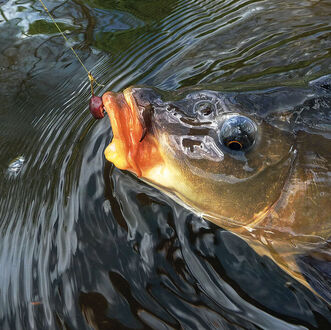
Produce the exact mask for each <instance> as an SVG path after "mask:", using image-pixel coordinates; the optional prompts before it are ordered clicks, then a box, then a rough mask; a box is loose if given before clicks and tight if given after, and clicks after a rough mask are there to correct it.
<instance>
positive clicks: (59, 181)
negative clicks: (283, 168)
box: [0, 0, 331, 329]
mask: <svg viewBox="0 0 331 330" xmlns="http://www.w3.org/2000/svg"><path fill="white" fill-rule="evenodd" d="M47 5H48V7H49V8H50V10H51V13H52V14H53V15H54V17H55V18H56V21H57V22H58V23H60V24H61V27H62V28H63V29H65V30H66V33H67V34H68V35H69V36H70V42H71V44H72V45H73V46H74V47H75V48H76V50H77V52H78V53H79V55H80V56H81V57H82V59H83V61H84V63H85V65H86V66H87V68H89V69H92V70H93V73H94V75H95V76H96V78H97V79H98V80H99V81H100V82H101V83H103V84H105V85H106V87H104V88H103V89H101V88H100V87H99V90H98V92H102V91H104V90H106V89H112V90H120V89H122V88H124V87H126V86H128V85H130V84H133V83H139V84H149V85H153V86H157V87H161V88H164V89H176V88H178V87H181V86H188V85H194V84H201V83H222V82H228V81H233V82H236V83H238V84H242V83H246V82H249V83H253V84H254V83H258V82H260V81H265V82H268V83H269V84H270V83H272V84H274V85H277V84H279V83H280V82H281V83H285V82H286V83H287V82H288V81H295V82H296V83H297V82H303V81H307V80H310V79H312V78H314V77H317V76H320V75H322V74H324V73H325V72H327V71H328V70H330V67H329V65H330V60H329V57H330V45H331V43H330V31H331V25H330V22H329V21H330V20H329V17H330V11H331V8H330V5H329V3H328V2H327V1H313V0H311V1H308V0H307V1H300V2H298V1H287V2H284V1H276V0H274V1H266V0H265V1H257V0H256V1H212V0H206V1H202V0H201V1H188V0H178V1H176V0H172V1H150V0H139V1H133V0H132V1H120V0H119V1H96V0H95V1H93V0H90V1H80V0H74V1H70V2H61V1H48V2H47ZM0 6H1V7H0V34H1V44H0V84H1V92H0V102H1V107H0V118H1V121H0V151H1V152H0V170H1V172H0V173H1V178H0V180H1V186H0V233H1V234H0V235H1V240H0V293H1V294H0V307H1V308H0V326H1V328H2V329H6V328H12V329H13V328H17V329H20V328H55V327H60V328H61V327H67V328H74V329H84V328H87V327H88V325H90V326H93V327H95V328H104V329H105V328H106V329H107V328H114V329H119V328H144V327H145V328H148V327H150V328H179V327H183V328H189V329H190V328H238V327H244V328H258V327H262V328H268V327H269V328H296V327H299V326H304V327H307V328H317V327H322V326H324V327H326V326H327V324H328V323H330V321H331V318H330V313H329V307H328V306H327V305H326V303H325V302H323V301H322V300H320V299H319V298H317V297H315V296H314V295H313V294H312V293H311V292H310V291H308V290H307V289H305V288H304V287H302V286H301V285H299V284H297V283H295V282H294V281H293V280H292V279H291V278H290V277H289V276H287V275H286V274H284V273H283V272H282V271H281V270H280V269H279V268H278V267H277V266H275V265H274V264H273V263H272V262H271V261H270V260H269V259H267V258H262V257H259V256H257V255H256V254H255V253H254V252H253V251H252V250H251V249H250V248H249V247H248V246H247V245H246V244H245V243H243V242H242V241H241V240H240V239H238V238H237V237H235V236H234V235H232V234H230V233H228V232H226V231H224V230H222V229H220V228H217V227H215V226H213V225H211V224H210V223H207V222H205V221H204V220H201V219H199V218H197V217H196V216H194V215H192V214H190V213H189V212H188V211H186V210H184V209H182V208H180V207H179V206H177V205H175V204H174V203H173V202H172V201H171V200H169V199H168V198H166V197H165V196H164V195H162V194H161V193H159V192H157V191H155V190H154V189H152V188H150V187H147V186H145V185H144V184H142V183H141V182H139V181H137V180H136V179H135V178H134V177H132V176H131V175H129V174H128V173H124V172H120V171H118V170H117V169H113V168H112V166H111V165H110V164H108V163H105V161H104V156H103V150H104V148H105V146H106V145H107V144H108V142H109V140H110V138H111V131H110V130H109V126H108V122H106V121H100V122H95V121H94V120H93V119H92V118H91V116H90V114H89V113H88V111H87V104H88V99H89V96H90V90H89V82H88V80H87V77H86V73H85V72H84V70H83V69H82V68H81V66H80V65H79V63H77V61H76V59H75V58H74V57H73V55H72V54H71V52H70V50H69V49H68V48H67V47H65V46H67V45H65V43H64V41H63V39H62V38H61V36H60V35H59V34H58V33H57V32H56V30H55V29H54V27H53V26H52V25H51V24H50V21H49V19H48V17H47V15H46V14H45V12H44V11H43V9H42V7H41V5H40V3H39V1H28V0H24V1H21V0H20V1H18V0H17V1H14V0H8V1H0ZM8 173H11V174H14V175H8Z"/></svg>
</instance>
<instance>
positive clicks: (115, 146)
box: [102, 89, 163, 177]
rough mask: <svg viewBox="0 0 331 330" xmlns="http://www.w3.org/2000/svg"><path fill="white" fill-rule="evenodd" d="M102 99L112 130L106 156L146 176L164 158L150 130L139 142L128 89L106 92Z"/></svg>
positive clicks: (139, 128)
mask: <svg viewBox="0 0 331 330" xmlns="http://www.w3.org/2000/svg"><path fill="white" fill-rule="evenodd" d="M102 102H103V105H104V107H105V109H106V112H107V114H108V116H109V119H110V123H111V126H112V130H113V139H112V141H111V143H110V144H109V145H108V147H107V148H106V150H105V157H106V159H107V160H108V161H110V162H112V163H114V165H115V166H116V167H118V168H120V169H122V170H128V171H130V172H132V173H135V174H136V175H137V176H138V177H141V176H146V173H147V171H149V170H150V169H151V168H153V167H154V166H155V165H158V164H160V163H162V162H163V161H162V157H161V154H160V152H159V148H158V144H157V141H156V139H155V138H154V137H153V136H152V135H151V134H147V135H146V137H145V138H144V139H143V141H141V142H140V139H141V137H142V134H143V126H142V124H141V122H140V120H139V117H138V111H137V106H136V103H135V100H134V98H133V95H132V92H131V89H126V90H125V91H124V92H123V93H114V92H106V93H105V94H104V95H103V96H102Z"/></svg>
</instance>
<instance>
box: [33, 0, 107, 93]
mask: <svg viewBox="0 0 331 330" xmlns="http://www.w3.org/2000/svg"><path fill="white" fill-rule="evenodd" d="M39 2H40V3H41V5H42V6H43V8H44V10H45V11H46V13H47V14H48V16H49V17H50V18H51V20H52V22H53V23H54V25H55V26H56V28H57V29H58V30H59V32H60V33H61V35H62V37H63V38H64V40H65V41H66V42H67V44H69V39H68V38H67V36H66V35H65V34H64V33H63V32H62V30H61V29H60V27H59V25H58V24H57V23H56V22H55V20H54V18H53V16H52V14H51V13H50V12H49V10H48V8H47V7H46V5H45V4H44V2H43V1H42V0H39ZM69 48H70V49H71V51H72V52H73V53H74V55H75V56H76V58H77V59H78V61H79V63H80V64H81V65H82V67H83V68H84V70H85V71H86V73H87V76H88V79H89V81H90V84H91V92H92V96H94V90H93V83H95V84H96V85H97V86H104V85H102V84H99V83H98V82H97V81H96V79H95V78H94V77H93V75H92V73H91V72H90V71H88V70H87V69H86V66H85V65H84V63H83V61H82V60H81V59H80V57H79V56H78V54H77V53H76V51H75V50H74V49H73V47H72V46H69Z"/></svg>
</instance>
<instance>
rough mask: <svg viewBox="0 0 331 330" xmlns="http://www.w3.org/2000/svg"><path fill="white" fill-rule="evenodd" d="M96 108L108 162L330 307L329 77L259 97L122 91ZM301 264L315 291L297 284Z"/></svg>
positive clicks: (249, 92) (229, 92) (184, 91)
mask: <svg viewBox="0 0 331 330" xmlns="http://www.w3.org/2000/svg"><path fill="white" fill-rule="evenodd" d="M102 103H103V106H104V109H105V110H106V112H107V114H108V116H109V118H110V123H111V127H112V131H113V138H112V141H111V143H110V144H109V146H108V147H107V148H106V150H105V157H106V159H107V160H108V161H110V162H112V163H113V164H114V165H115V166H116V167H118V168H119V169H122V170H127V171H129V172H131V173H133V174H134V175H136V176H137V177H138V178H139V179H141V180H143V181H144V182H146V183H148V184H150V185H152V186H154V187H156V188H157V189H159V190H161V191H162V192H164V193H165V194H167V195H169V196H170V197H171V198H173V199H174V200H175V201H176V202H178V203H179V204H182V205H183V206H184V207H186V208H188V209H190V210H192V211H193V212H195V213H196V214H198V215H200V216H201V217H203V218H204V219H207V220H209V221H211V222H213V223H215V224H216V225H218V226H220V227H222V228H225V229H227V230H229V231H231V232H233V233H235V234H237V235H238V236H240V237H241V238H243V239H244V240H245V241H247V242H248V243H249V244H250V246H251V247H252V248H253V249H254V250H255V251H256V252H257V253H259V254H260V255H267V256H269V257H270V258H272V259H273V260H274V262H276V264H278V265H279V266H280V267H281V268H282V269H283V270H285V271H286V272H287V273H288V274H290V275H291V276H292V277H293V278H295V279H296V280H298V281H299V282H301V283H302V284H304V285H305V286H307V287H309V288H310V289H311V290H312V291H313V292H315V293H316V292H318V294H319V295H320V296H322V297H323V298H324V299H326V300H328V301H330V300H331V299H330V287H328V285H329V284H330V276H331V274H330V268H331V267H330V265H331V264H330V262H331V248H330V240H329V239H330V237H331V162H330V161H331V144H330V139H331V76H326V77H322V78H320V79H317V80H315V81H311V82H310V83H309V84H307V85H306V86H305V87H298V86H292V87H286V86H284V87H273V88H264V89H262V90H254V89H250V90H241V91H236V90H235V89H234V90H225V91H224V90H223V91H222V89H219V90H217V89H216V90H209V89H206V88H198V87H193V88H183V89H180V90H177V91H167V92H166V91H160V90H158V89H155V88H147V87H129V88H127V89H125V90H124V91H123V92H122V93H114V92H106V93H105V94H104V95H103V96H102ZM303 255H304V256H306V257H307V256H309V258H310V259H309V265H310V267H312V268H314V270H315V272H314V274H316V273H318V274H320V275H319V276H320V277H321V278H324V279H326V280H325V281H324V284H323V283H322V284H321V283H320V281H318V283H317V284H316V281H315V282H314V279H307V276H306V274H303V273H305V270H306V268H304V267H302V262H301V261H302V260H303V259H300V258H299V256H303ZM311 260H312V261H311ZM310 261H311V262H310ZM325 265H327V266H326V267H325Z"/></svg>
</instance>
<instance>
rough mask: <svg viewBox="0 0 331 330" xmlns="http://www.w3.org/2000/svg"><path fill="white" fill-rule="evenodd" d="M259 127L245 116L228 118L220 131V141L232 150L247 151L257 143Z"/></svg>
mask: <svg viewBox="0 0 331 330" xmlns="http://www.w3.org/2000/svg"><path fill="white" fill-rule="evenodd" d="M256 135H257V127H256V125H255V123H254V122H253V121H252V120H251V119H249V118H247V117H244V116H233V117H231V118H229V119H227V120H226V121H225V122H224V123H223V125H222V128H221V131H220V141H221V142H222V144H223V145H224V146H226V147H227V148H228V149H229V150H231V151H247V150H248V149H250V148H251V147H252V146H253V144H254V143H255V140H256Z"/></svg>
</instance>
